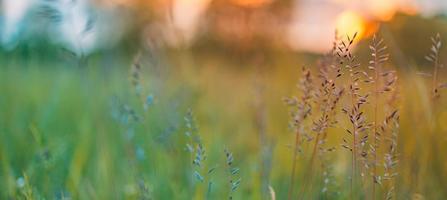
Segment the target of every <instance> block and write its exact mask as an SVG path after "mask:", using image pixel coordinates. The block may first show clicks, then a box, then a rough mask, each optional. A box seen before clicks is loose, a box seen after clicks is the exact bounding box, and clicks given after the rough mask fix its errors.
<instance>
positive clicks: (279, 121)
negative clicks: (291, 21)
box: [0, 53, 447, 199]
mask: <svg viewBox="0 0 447 200" xmlns="http://www.w3.org/2000/svg"><path fill="white" fill-rule="evenodd" d="M169 57H170V58H171V60H170V61H169V62H165V63H159V64H153V62H152V61H151V59H147V58H146V57H145V55H144V54H143V60H142V61H141V70H140V71H139V72H138V73H139V75H138V84H139V86H137V87H135V85H134V82H133V81H135V80H134V79H135V77H133V70H132V59H130V58H124V59H122V60H120V61H116V62H112V63H111V64H110V63H108V62H107V58H102V57H101V56H96V57H92V58H90V60H89V62H88V65H86V66H81V68H79V67H78V66H76V64H75V63H76V62H68V61H63V62H62V61H61V62H59V61H58V60H56V61H54V62H46V61H42V60H40V59H38V58H33V57H30V58H21V57H18V56H12V57H7V56H3V57H2V61H1V62H0V63H1V65H3V66H0V199H228V198H229V197H230V196H232V197H233V199H271V198H273V196H274V197H276V199H287V196H288V192H289V186H290V176H291V167H292V155H293V148H292V146H293V143H294V134H293V131H291V130H290V129H289V128H288V122H289V114H288V109H287V106H285V105H284V103H283V101H282V99H283V97H285V96H290V95H292V94H297V95H300V94H299V91H298V90H297V88H296V83H298V80H299V78H300V77H301V64H304V63H305V64H308V65H310V64H313V63H314V59H313V58H311V59H309V58H307V57H296V56H295V55H283V54H278V55H277V56H276V55H275V56H270V57H267V58H265V60H264V61H263V62H261V63H259V62H252V63H250V62H248V63H238V62H231V61H228V60H225V59H218V58H213V57H206V58H208V59H198V57H197V56H194V55H190V54H188V53H176V54H175V55H170V56H169ZM204 57H205V56H204ZM103 60H106V61H103ZM312 69H313V68H312ZM315 71H316V70H315ZM444 74H445V73H444ZM429 85H430V80H424V78H423V77H419V76H417V75H416V73H415V71H413V70H400V71H399V89H400V93H399V97H400V98H399V99H400V100H399V102H400V104H399V109H400V110H401V111H400V116H401V118H400V128H399V139H398V147H397V148H398V158H399V162H398V165H397V172H398V175H397V177H396V180H395V194H396V195H395V198H394V199H444V198H446V197H447V191H446V190H445V187H446V184H447V159H445V156H447V154H446V150H447V145H446V144H447V135H446V134H447V125H446V123H445V120H447V109H445V105H447V101H446V98H445V97H443V96H445V95H443V94H442V93H441V98H439V99H438V102H437V104H438V105H437V106H438V107H437V109H436V110H434V111H432V110H433V109H432V107H433V105H432V104H431V102H430V97H429V96H430V95H429V93H430V88H429ZM427 93H428V94H427ZM138 94H139V95H138ZM188 110H192V112H193V113H194V115H193V118H194V120H192V121H191V119H190V118H188ZM338 110H339V109H338ZM366 112H367V113H369V112H371V111H369V110H367V111H366ZM338 115H340V116H341V117H340V119H342V120H340V121H341V123H340V125H337V126H335V127H330V128H329V129H328V131H329V132H330V135H329V136H328V137H329V138H328V143H327V144H328V146H333V147H335V152H329V153H328V154H327V156H325V157H326V159H327V160H328V161H329V162H330V163H331V164H330V169H331V170H330V171H331V174H330V175H327V176H326V175H325V174H323V171H322V170H320V169H319V167H315V169H314V170H312V171H313V172H309V168H307V166H308V164H309V159H310V153H309V152H310V149H311V148H312V147H311V144H312V142H309V143H304V145H303V147H302V148H303V151H302V152H301V153H298V156H297V163H298V164H297V168H296V170H297V175H296V178H295V192H296V193H302V194H299V195H304V197H303V198H304V199H349V197H350V195H351V192H350V189H349V188H350V178H349V177H350V173H351V170H352V169H351V168H350V167H351V166H350V162H351V161H350V160H351V157H350V155H351V153H350V152H349V151H347V150H346V149H343V148H341V146H340V144H341V143H342V138H343V136H344V135H345V132H344V127H345V126H347V123H346V122H347V121H348V120H347V119H346V118H344V117H343V116H342V114H337V116H338ZM185 117H186V119H189V121H188V120H185ZM194 127H198V128H197V131H196V129H194ZM191 130H192V133H191V136H188V134H185V133H187V132H191ZM199 138H200V139H199ZM188 144H189V145H191V147H192V148H193V151H194V152H193V153H190V152H188V146H187V145H188ZM199 146H201V147H202V148H204V149H205V155H201V156H202V157H200V158H199V161H200V162H201V163H200V167H198V166H197V165H196V164H194V163H193V160H195V159H197V152H196V148H198V147H199ZM225 149H227V150H228V151H230V152H232V156H233V158H234V161H233V162H232V165H231V168H228V163H227V161H228V158H227V157H226V154H225ZM204 156H206V158H204ZM316 166H318V165H316ZM236 169H238V171H233V172H234V173H233V174H232V173H231V172H232V171H231V170H236ZM196 172H197V173H199V174H200V175H197V173H196ZM309 173H314V174H317V175H315V178H313V179H311V180H310V181H309V175H308V174H309ZM366 176H368V175H366ZM239 178H240V180H241V181H240V184H235V182H236V181H237V180H239ZM201 179H203V180H201ZM358 179H359V182H363V183H365V184H358V185H355V186H354V187H355V191H357V198H359V199H365V198H366V199H368V198H369V196H370V194H369V193H370V190H371V189H370V187H369V186H368V184H369V182H368V180H369V178H367V177H366V178H358ZM230 180H232V181H233V185H232V184H230ZM360 180H362V181H360ZM306 184H307V186H306ZM233 186H234V188H233V189H234V190H232V187H233ZM303 188H305V189H303ZM377 188H378V189H377V191H378V192H377V198H379V199H385V195H386V192H385V189H386V186H377ZM303 190H304V191H303Z"/></svg>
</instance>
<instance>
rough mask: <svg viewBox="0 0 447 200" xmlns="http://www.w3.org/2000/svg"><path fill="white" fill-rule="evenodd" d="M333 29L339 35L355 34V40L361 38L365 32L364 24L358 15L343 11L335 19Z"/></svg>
mask: <svg viewBox="0 0 447 200" xmlns="http://www.w3.org/2000/svg"><path fill="white" fill-rule="evenodd" d="M335 27H336V29H337V31H338V33H340V34H341V35H354V33H356V32H357V38H361V37H362V36H363V35H364V33H365V30H366V22H365V20H364V19H363V17H362V16H360V15H359V14H357V13H355V12H352V11H345V12H342V13H341V14H340V15H339V16H338V17H337V19H336V21H335Z"/></svg>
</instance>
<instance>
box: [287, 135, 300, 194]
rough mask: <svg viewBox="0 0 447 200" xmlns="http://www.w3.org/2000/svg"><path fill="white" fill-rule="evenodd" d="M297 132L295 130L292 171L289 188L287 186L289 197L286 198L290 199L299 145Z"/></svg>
mask: <svg viewBox="0 0 447 200" xmlns="http://www.w3.org/2000/svg"><path fill="white" fill-rule="evenodd" d="M299 135H300V134H299V132H298V131H297V132H296V133H295V146H294V152H293V160H292V173H291V177H290V188H289V195H288V196H289V197H288V199H289V200H291V199H292V196H293V189H294V186H295V171H296V157H297V154H298V145H299V140H300V138H299Z"/></svg>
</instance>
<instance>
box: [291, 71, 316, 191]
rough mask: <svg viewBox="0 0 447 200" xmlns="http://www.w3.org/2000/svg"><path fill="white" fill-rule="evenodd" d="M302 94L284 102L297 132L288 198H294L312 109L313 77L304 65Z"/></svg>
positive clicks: (292, 125)
mask: <svg viewBox="0 0 447 200" xmlns="http://www.w3.org/2000/svg"><path fill="white" fill-rule="evenodd" d="M299 88H300V91H301V93H302V96H301V98H300V100H298V98H297V97H291V98H284V102H285V103H286V104H287V105H288V106H289V107H290V114H291V118H292V120H291V122H290V126H291V127H292V128H293V130H294V133H295V144H294V147H293V151H294V152H293V157H292V172H291V180H290V188H289V194H288V199H293V190H294V187H295V175H296V174H295V173H296V162H297V161H296V159H297V154H298V152H299V151H300V143H301V140H302V137H301V136H302V135H305V134H306V133H304V121H305V120H306V119H307V118H308V117H309V115H310V114H311V111H312V105H311V99H312V93H313V78H312V74H311V72H310V70H309V69H307V68H305V67H303V75H302V78H301V80H300V84H299Z"/></svg>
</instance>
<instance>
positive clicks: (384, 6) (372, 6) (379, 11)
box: [368, 0, 397, 21]
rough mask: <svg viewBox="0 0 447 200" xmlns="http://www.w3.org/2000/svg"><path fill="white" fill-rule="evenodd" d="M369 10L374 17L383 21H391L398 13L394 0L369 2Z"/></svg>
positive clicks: (373, 0) (372, 0)
mask: <svg viewBox="0 0 447 200" xmlns="http://www.w3.org/2000/svg"><path fill="white" fill-rule="evenodd" d="M368 4H369V10H370V11H371V12H372V14H373V15H374V17H376V18H377V19H379V20H382V21H389V20H391V19H392V18H393V16H394V14H395V13H396V9H397V5H396V1H393V0H369V1H368Z"/></svg>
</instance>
